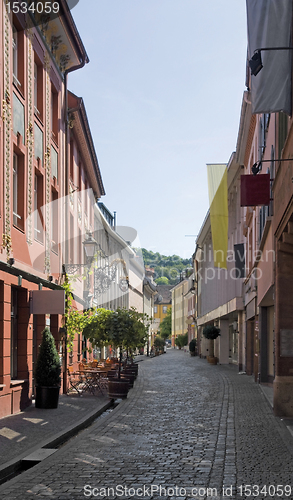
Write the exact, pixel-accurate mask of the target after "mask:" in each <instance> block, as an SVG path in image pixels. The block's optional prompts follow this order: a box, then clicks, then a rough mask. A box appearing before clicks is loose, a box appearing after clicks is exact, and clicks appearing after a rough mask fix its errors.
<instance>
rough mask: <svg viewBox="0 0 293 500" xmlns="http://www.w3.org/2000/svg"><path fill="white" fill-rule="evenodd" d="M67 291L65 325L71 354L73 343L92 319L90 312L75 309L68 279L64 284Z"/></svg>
mask: <svg viewBox="0 0 293 500" xmlns="http://www.w3.org/2000/svg"><path fill="white" fill-rule="evenodd" d="M63 288H64V291H65V314H64V316H63V324H64V328H65V329H66V333H67V347H68V350H69V351H70V352H72V351H73V343H74V338H75V336H76V334H78V333H81V332H83V330H84V328H85V327H86V325H87V323H88V319H89V317H90V314H91V312H90V311H88V310H87V311H84V312H81V311H77V310H76V309H74V308H73V305H72V304H73V291H72V288H71V285H70V282H69V280H68V278H67V277H66V279H65V282H64V283H63Z"/></svg>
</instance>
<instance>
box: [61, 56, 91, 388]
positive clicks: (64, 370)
mask: <svg viewBox="0 0 293 500" xmlns="http://www.w3.org/2000/svg"><path fill="white" fill-rule="evenodd" d="M88 62H89V59H88V56H87V55H86V54H85V55H84V57H83V59H80V64H78V65H77V66H73V67H71V68H69V69H66V70H65V72H64V123H65V158H64V160H65V161H64V167H65V176H64V177H63V178H64V186H65V189H64V196H68V195H69V183H68V179H69V175H68V173H69V161H68V160H69V158H68V138H69V125H68V74H69V73H71V72H72V71H75V70H77V69H81V68H83V67H84V66H85V64H86V63H88ZM64 211H65V213H64V226H63V234H64V235H65V234H66V232H65V229H66V226H67V222H68V207H67V203H65V207H64ZM64 250H65V252H64V255H65V261H68V255H67V250H68V246H67V244H66V243H65V249H64ZM64 327H65V347H64V360H63V393H64V394H66V393H67V366H68V363H67V354H68V353H67V325H66V323H65V325H64Z"/></svg>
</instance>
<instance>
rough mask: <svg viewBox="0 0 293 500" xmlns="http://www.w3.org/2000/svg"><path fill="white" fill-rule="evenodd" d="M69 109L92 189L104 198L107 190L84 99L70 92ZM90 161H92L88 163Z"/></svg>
mask: <svg viewBox="0 0 293 500" xmlns="http://www.w3.org/2000/svg"><path fill="white" fill-rule="evenodd" d="M68 108H69V109H68V114H69V116H71V118H74V122H73V128H74V131H75V134H76V136H77V138H78V140H79V142H80V151H81V152H82V154H83V159H84V161H85V166H86V167H87V171H88V173H89V177H90V179H91V184H92V187H93V188H94V191H96V194H97V196H98V197H100V196H103V195H104V194H105V189H104V185H103V181H102V176H101V171H100V167H99V163H98V158H97V155H96V151H95V146H94V142H93V138H92V134H91V130H90V126H89V122H88V118H87V114H86V109H85V105H84V102H83V99H82V98H81V97H77V96H76V95H75V94H73V92H70V91H69V92H68ZM88 159H89V160H90V161H87V160H88ZM90 166H91V168H90Z"/></svg>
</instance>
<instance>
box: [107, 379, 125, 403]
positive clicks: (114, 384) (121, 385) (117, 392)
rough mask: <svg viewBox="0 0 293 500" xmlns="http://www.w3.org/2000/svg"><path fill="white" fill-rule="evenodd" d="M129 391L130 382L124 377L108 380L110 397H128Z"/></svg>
mask: <svg viewBox="0 0 293 500" xmlns="http://www.w3.org/2000/svg"><path fill="white" fill-rule="evenodd" d="M128 391H129V383H128V380H123V379H120V380H119V379H117V378H116V379H110V380H109V381H108V396H109V398H113V399H116V398H121V399H125V398H127V394H128Z"/></svg>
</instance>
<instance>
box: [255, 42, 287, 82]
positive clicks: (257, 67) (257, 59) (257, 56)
mask: <svg viewBox="0 0 293 500" xmlns="http://www.w3.org/2000/svg"><path fill="white" fill-rule="evenodd" d="M262 50H293V47H266V48H261V49H255V51H254V53H253V56H252V58H251V59H250V61H249V67H250V71H251V74H252V75H254V76H256V75H257V74H258V73H259V72H260V70H261V69H262V68H263V64H262V59H261V51H262Z"/></svg>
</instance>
